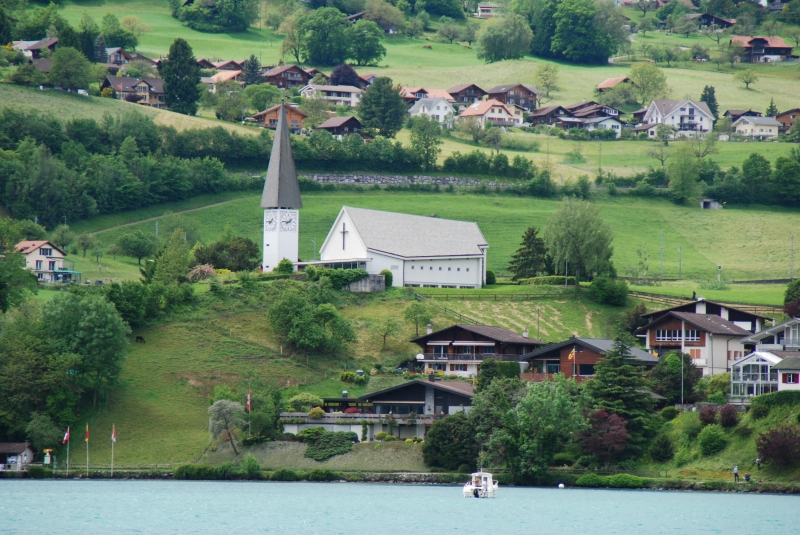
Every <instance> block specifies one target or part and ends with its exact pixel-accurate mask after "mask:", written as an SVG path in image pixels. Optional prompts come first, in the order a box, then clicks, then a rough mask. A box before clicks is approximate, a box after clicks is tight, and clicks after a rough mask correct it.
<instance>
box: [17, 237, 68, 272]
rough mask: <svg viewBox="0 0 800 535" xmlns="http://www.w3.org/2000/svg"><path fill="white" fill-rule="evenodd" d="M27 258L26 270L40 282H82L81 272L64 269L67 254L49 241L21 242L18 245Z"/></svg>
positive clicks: (18, 249)
mask: <svg viewBox="0 0 800 535" xmlns="http://www.w3.org/2000/svg"><path fill="white" fill-rule="evenodd" d="M16 249H17V251H19V252H20V253H21V254H22V255H23V256H24V257H25V269H28V270H30V271H32V272H33V274H34V275H36V278H37V279H38V280H39V281H40V282H76V281H77V282H80V280H81V273H80V271H74V270H72V269H67V268H66V267H64V257H65V256H67V253H65V252H64V251H62V250H61V249H59V248H58V247H56V246H55V245H53V244H52V243H50V242H49V241H46V240H44V241H21V242H19V243H18V244H17V245H16Z"/></svg>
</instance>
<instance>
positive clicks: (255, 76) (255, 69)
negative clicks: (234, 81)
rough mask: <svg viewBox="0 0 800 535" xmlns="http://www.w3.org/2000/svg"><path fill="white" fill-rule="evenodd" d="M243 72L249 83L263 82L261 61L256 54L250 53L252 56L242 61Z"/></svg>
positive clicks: (246, 81)
mask: <svg viewBox="0 0 800 535" xmlns="http://www.w3.org/2000/svg"><path fill="white" fill-rule="evenodd" d="M242 74H243V75H244V83H245V84H247V85H255V84H258V83H261V62H260V61H258V58H257V57H256V56H255V55H254V54H250V57H249V58H248V59H246V60H244V63H242Z"/></svg>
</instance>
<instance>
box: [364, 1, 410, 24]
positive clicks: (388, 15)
mask: <svg viewBox="0 0 800 535" xmlns="http://www.w3.org/2000/svg"><path fill="white" fill-rule="evenodd" d="M409 7H411V6H409ZM364 18H365V19H366V20H371V21H372V22H374V23H375V24H377V25H378V26H380V27H381V30H383V31H389V30H392V29H398V28H402V27H403V26H404V25H405V16H404V15H403V12H402V11H401V10H400V9H398V7H395V6H394V5H392V4H390V3H389V2H385V1H384V0H368V1H367V3H366V5H365V6H364Z"/></svg>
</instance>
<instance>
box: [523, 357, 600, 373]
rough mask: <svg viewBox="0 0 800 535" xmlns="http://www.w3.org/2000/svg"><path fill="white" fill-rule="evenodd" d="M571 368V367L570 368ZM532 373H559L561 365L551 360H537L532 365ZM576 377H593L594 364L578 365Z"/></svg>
mask: <svg viewBox="0 0 800 535" xmlns="http://www.w3.org/2000/svg"><path fill="white" fill-rule="evenodd" d="M570 368H571V366H570ZM533 371H535V372H536V373H549V374H553V373H561V363H560V362H558V361H551V360H545V361H542V360H537V361H534V363H533ZM578 375H583V376H589V375H594V364H578Z"/></svg>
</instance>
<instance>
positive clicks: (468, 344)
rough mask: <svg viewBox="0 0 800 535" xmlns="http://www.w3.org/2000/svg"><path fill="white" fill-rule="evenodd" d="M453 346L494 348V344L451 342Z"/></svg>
mask: <svg viewBox="0 0 800 535" xmlns="http://www.w3.org/2000/svg"><path fill="white" fill-rule="evenodd" d="M453 345H454V346H486V347H494V345H495V343H494V342H453Z"/></svg>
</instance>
